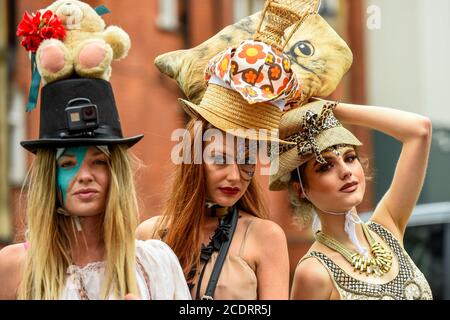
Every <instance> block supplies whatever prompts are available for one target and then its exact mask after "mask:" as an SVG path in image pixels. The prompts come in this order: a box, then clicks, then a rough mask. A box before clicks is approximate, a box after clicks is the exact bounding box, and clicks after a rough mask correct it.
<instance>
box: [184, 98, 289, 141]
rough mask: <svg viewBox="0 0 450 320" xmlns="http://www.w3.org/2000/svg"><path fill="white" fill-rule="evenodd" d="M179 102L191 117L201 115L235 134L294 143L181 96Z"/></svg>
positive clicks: (248, 137) (223, 129)
mask: <svg viewBox="0 0 450 320" xmlns="http://www.w3.org/2000/svg"><path fill="white" fill-rule="evenodd" d="M178 102H179V103H180V104H181V107H182V108H183V110H184V112H186V113H187V114H188V115H189V116H190V117H191V118H198V117H201V118H203V119H205V120H206V121H208V122H209V123H211V124H212V125H213V126H214V127H216V128H217V129H220V130H222V131H224V132H229V133H231V134H232V135H234V136H237V137H241V138H245V139H249V140H261V141H269V142H270V141H272V142H278V143H281V144H291V145H293V144H294V143H293V142H288V141H284V140H281V139H279V138H276V137H273V136H270V135H261V134H258V130H257V129H255V128H245V127H242V126H241V125H239V124H237V123H234V122H232V121H231V120H230V119H222V118H221V117H219V116H217V115H215V114H214V113H212V112H210V111H209V110H208V109H206V108H202V107H200V106H198V105H196V104H195V103H192V102H190V101H187V100H185V99H181V98H179V99H178ZM251 129H254V130H251Z"/></svg>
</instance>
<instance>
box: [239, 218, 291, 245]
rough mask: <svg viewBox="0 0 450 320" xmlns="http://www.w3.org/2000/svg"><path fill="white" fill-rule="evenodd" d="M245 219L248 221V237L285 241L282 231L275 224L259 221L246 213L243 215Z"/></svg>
mask: <svg viewBox="0 0 450 320" xmlns="http://www.w3.org/2000/svg"><path fill="white" fill-rule="evenodd" d="M242 216H243V217H244V218H245V219H248V220H250V221H249V223H250V224H251V225H250V224H249V226H250V228H251V229H250V230H249V235H251V236H252V237H253V238H258V239H260V240H266V241H267V240H271V241H273V240H277V239H278V240H281V241H286V235H285V233H284V230H283V229H282V228H281V227H280V225H278V224H277V223H276V222H274V221H272V220H268V219H261V218H258V217H255V216H252V215H250V214H248V213H243V214H242Z"/></svg>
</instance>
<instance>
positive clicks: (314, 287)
mask: <svg viewBox="0 0 450 320" xmlns="http://www.w3.org/2000/svg"><path fill="white" fill-rule="evenodd" d="M332 292H333V282H332V280H331V278H330V275H329V273H328V271H327V269H325V267H324V266H323V265H322V263H321V262H320V261H318V260H317V259H315V258H309V259H305V260H303V261H301V262H300V263H299V264H298V265H297V267H296V269H295V274H294V279H293V283H292V292H291V299H294V300H327V299H330V297H331V294H332Z"/></svg>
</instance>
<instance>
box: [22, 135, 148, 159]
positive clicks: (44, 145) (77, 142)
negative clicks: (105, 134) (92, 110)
mask: <svg viewBox="0 0 450 320" xmlns="http://www.w3.org/2000/svg"><path fill="white" fill-rule="evenodd" d="M143 137H144V135H143V134H140V135H137V136H133V137H129V138H123V139H95V138H92V139H89V138H78V139H39V140H27V141H22V142H20V145H21V146H22V147H24V148H25V149H26V150H28V151H30V152H31V153H34V154H35V153H36V152H37V150H38V149H55V148H67V147H77V146H93V145H95V146H99V145H107V146H109V145H118V144H122V145H126V146H127V147H128V148H131V147H132V146H134V145H135V144H136V143H138V142H139V141H140V140H141V139H142V138H143Z"/></svg>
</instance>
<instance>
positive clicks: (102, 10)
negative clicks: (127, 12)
mask: <svg viewBox="0 0 450 320" xmlns="http://www.w3.org/2000/svg"><path fill="white" fill-rule="evenodd" d="M94 10H95V12H97V14H98V15H99V16H103V15H105V14H107V13H110V12H111V11H110V10H109V9H108V8H107V7H106V6H104V5H101V6H98V7H96V8H95V9H94Z"/></svg>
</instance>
